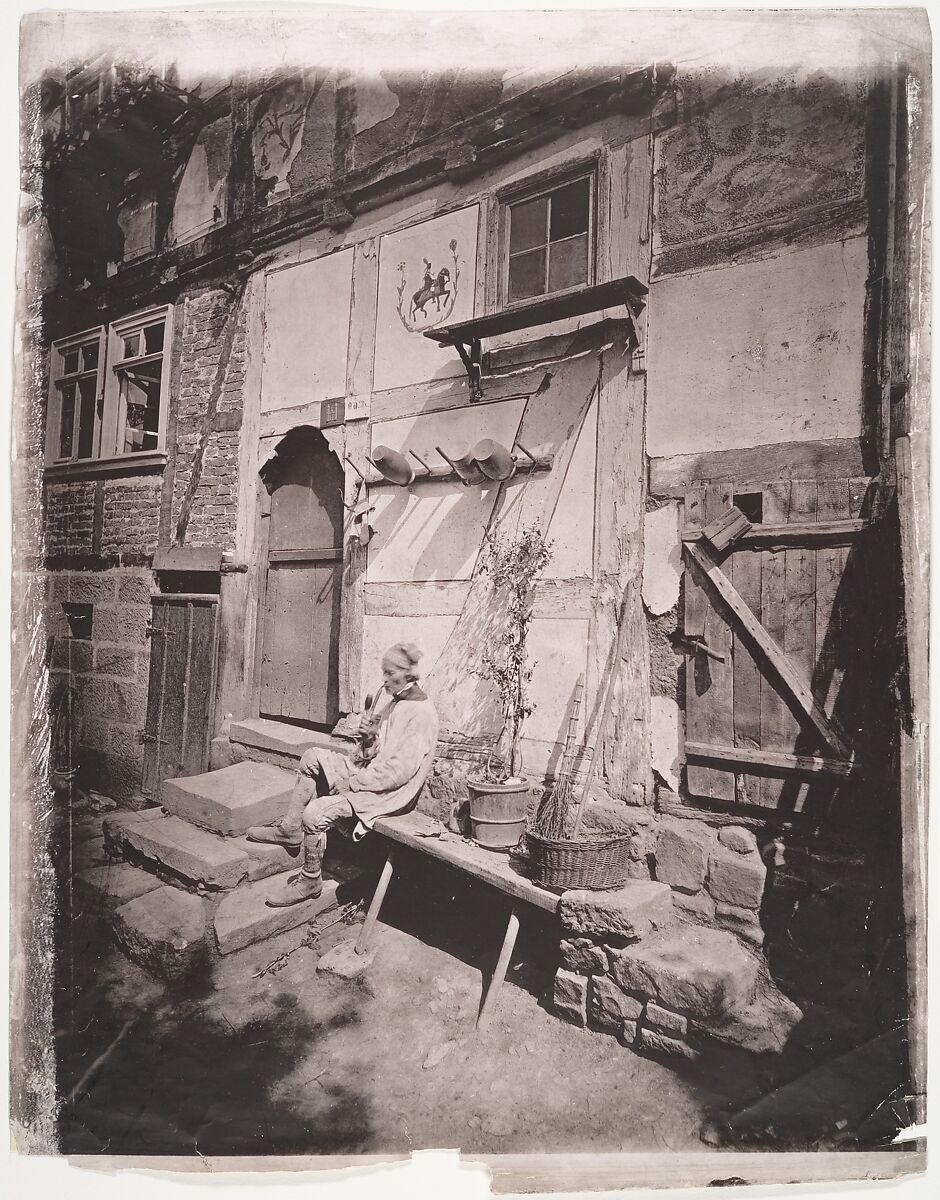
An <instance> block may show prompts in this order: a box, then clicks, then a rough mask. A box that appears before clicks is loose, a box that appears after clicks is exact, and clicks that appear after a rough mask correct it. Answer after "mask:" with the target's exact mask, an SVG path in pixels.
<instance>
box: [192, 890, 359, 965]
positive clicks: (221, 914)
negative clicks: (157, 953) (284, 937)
mask: <svg viewBox="0 0 940 1200" xmlns="http://www.w3.org/2000/svg"><path fill="white" fill-rule="evenodd" d="M336 887H337V884H336V881H335V880H333V879H328V880H325V881H324V883H323V892H322V894H321V895H320V896H318V897H317V898H316V900H305V901H304V902H303V903H302V904H291V905H288V906H286V907H284V908H271V907H270V905H268V904H267V895H268V892H269V891H270V890H271V882H270V881H269V880H262V881H261V882H259V883H247V884H243V885H242V886H241V887H239V888H236V889H235V891H233V892H229V894H228V895H227V896H223V897H222V902H221V904H220V905H219V907H218V909H217V910H216V914H215V940H216V943H217V945H218V947H219V953H220V954H231V953H232V952H233V951H234V950H244V948H245V947H246V946H250V945H252V944H253V943H254V942H261V941H264V939H265V938H269V937H274V935H275V934H277V933H284V932H285V931H286V930H288V929H296V928H297V926H298V925H304V924H305V923H306V922H307V921H312V920H313V919H314V917H316V916H319V914H320V913H322V912H325V911H326V910H327V909H329V908H334V907H335V905H336Z"/></svg>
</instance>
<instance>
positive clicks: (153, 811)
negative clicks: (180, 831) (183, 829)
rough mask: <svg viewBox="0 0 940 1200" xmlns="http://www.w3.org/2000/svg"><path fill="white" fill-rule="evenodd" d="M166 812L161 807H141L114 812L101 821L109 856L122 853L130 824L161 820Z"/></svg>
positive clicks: (119, 855)
mask: <svg viewBox="0 0 940 1200" xmlns="http://www.w3.org/2000/svg"><path fill="white" fill-rule="evenodd" d="M165 816H166V813H165V812H164V811H163V809H162V808H160V807H159V806H157V807H156V808H141V809H138V810H137V811H136V812H115V813H111V814H109V815H108V816H107V817H105V819H104V822H103V832H104V844H105V849H106V850H107V852H108V854H109V856H110V857H111V858H120V857H121V855H122V854H123V853H124V840H125V839H124V835H125V832H126V831H127V830H128V829H129V828H130V827H131V826H132V825H140V824H142V823H145V822H147V821H162V820H163V819H164V817H165Z"/></svg>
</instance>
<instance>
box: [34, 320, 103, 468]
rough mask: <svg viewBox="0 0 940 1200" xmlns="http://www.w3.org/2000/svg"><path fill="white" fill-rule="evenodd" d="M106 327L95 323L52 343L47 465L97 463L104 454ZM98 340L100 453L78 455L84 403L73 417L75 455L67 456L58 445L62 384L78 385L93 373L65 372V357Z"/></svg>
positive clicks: (77, 406) (96, 417) (97, 391)
mask: <svg viewBox="0 0 940 1200" xmlns="http://www.w3.org/2000/svg"><path fill="white" fill-rule="evenodd" d="M106 334H107V330H106V328H105V326H104V325H93V326H92V327H91V328H90V329H84V330H82V331H81V333H75V334H72V335H71V336H69V337H66V338H59V339H58V340H57V341H55V342H53V343H52V350H51V357H52V364H51V366H50V370H49V405H48V418H47V421H46V455H45V458H46V464H47V465H48V466H72V465H74V464H77V463H85V462H94V461H96V460H97V459H99V458H100V457H101V454H100V450H101V444H102V431H103V428H104V412H103V408H104V402H103V389H104V368H105V344H106ZM95 341H97V344H98V364H97V366H96V367H95V376H96V384H95V410H96V416H95V426H96V430H95V433H96V438H95V439H94V440H96V441H97V445H98V451H99V453H98V454H94V455H91V456H90V457H89V458H79V457H78V428H77V427H78V423H79V416H80V412H81V405H80V403H79V404H76V406H75V413H74V415H73V417H72V454H70V455H68V456H67V457H66V456H64V455H62V454H60V453H59V447H60V446H61V444H62V386H63V384H64V383H74V384H75V386H76V389H77V388H78V383H79V380H80V379H82V378H83V377H87V376H89V375H90V374H91V371H66V370H65V369H64V368H65V356H66V354H67V353H68V352H69V351H70V350H74V349H76V348H79V349H80V348H81V347H82V346H87V345H89V344H91V343H93V342H95ZM99 403H100V404H101V407H102V414H101V418H99V417H98V415H97V409H98V405H99Z"/></svg>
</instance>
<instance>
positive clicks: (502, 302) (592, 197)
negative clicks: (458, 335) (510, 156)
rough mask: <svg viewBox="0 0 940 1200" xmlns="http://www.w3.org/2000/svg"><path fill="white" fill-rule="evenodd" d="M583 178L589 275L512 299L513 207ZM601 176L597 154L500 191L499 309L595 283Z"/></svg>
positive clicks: (549, 244) (568, 293)
mask: <svg viewBox="0 0 940 1200" xmlns="http://www.w3.org/2000/svg"><path fill="white" fill-rule="evenodd" d="M581 179H587V180H589V182H590V187H589V190H588V200H589V211H588V231H587V232H588V239H587V246H588V271H587V278H586V279H585V280H584V282H583V283H575V284H572V285H571V286H570V287H566V288H559V289H557V290H556V291H551V292H540V293H539V294H538V295H536V296H524V297H520V298H519V299H518V300H510V298H509V264H510V252H509V239H510V232H511V220H512V217H511V211H510V210H511V209H512V208H513V206H514V205H517V204H521V203H525V202H526V201H529V200H538V199H540V198H541V197H543V196H548V195H550V194H551V193H552V192H555V191H559V190H560V189H561V188H564V187H567V186H568V185H569V184H571V183H577V182H578V181H579V180H581ZM599 179H600V163H599V159H598V157H597V156H594V157H592V158H590V159H588V160H586V161H585V160H582V161H580V162H578V163H569V164H566V165H565V166H564V167H559V168H558V169H556V170H552V171H549V172H547V173H542V174H540V175H537V176H534V177H532V176H530V177H529V178H528V179H524V180H520V181H519V182H517V183H513V184H512V185H511V186H509V187H506V188H502V189H500V190H499V191H498V192H497V195H496V200H497V204H498V205H499V212H498V222H499V237H498V246H499V263H498V279H499V286H498V296H497V304H498V307H499V308H500V309H508V308H518V307H519V306H520V305H523V304H533V303H535V302H536V301H538V300H547V299H549V298H551V297H553V296H567V295H570V294H571V293H572V292H578V291H581V290H583V289H584V288H588V287H592V286H593V285H594V284H595V283H596V282H597V280H598V254H597V246H598V230H599V212H598V207H599V206H598V192H599ZM551 244H552V243H551V242H546V243H545V247H544V248H546V249H547V248H548V247H550V246H551Z"/></svg>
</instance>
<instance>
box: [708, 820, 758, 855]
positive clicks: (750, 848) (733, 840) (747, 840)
mask: <svg viewBox="0 0 940 1200" xmlns="http://www.w3.org/2000/svg"><path fill="white" fill-rule="evenodd" d="M718 840H719V842H721V844H722V845H723V846H727V847H728V849H729V850H736V851H737V852H738V854H756V853H757V838H756V837H755V836H754V834H753V833H751V831H750V829H744V828H743V827H742V826H740V825H725V827H724V828H723V829H721V830H719V832H718Z"/></svg>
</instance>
